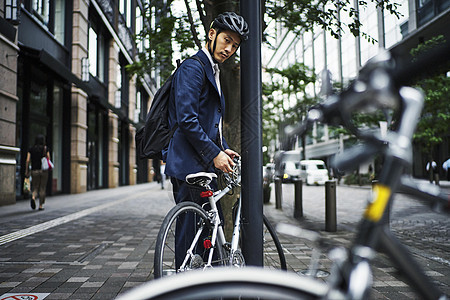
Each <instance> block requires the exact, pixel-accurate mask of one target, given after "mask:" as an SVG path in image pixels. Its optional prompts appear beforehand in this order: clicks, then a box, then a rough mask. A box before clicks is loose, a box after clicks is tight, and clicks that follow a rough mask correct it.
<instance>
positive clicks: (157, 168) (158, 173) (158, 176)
mask: <svg viewBox="0 0 450 300" xmlns="http://www.w3.org/2000/svg"><path fill="white" fill-rule="evenodd" d="M152 163H153V171H154V173H155V175H154V177H153V178H154V179H153V180H156V181H157V182H158V183H159V184H161V189H162V190H163V189H164V173H163V172H162V170H161V160H160V159H158V158H154V159H152Z"/></svg>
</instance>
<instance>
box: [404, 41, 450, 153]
mask: <svg viewBox="0 0 450 300" xmlns="http://www.w3.org/2000/svg"><path fill="white" fill-rule="evenodd" d="M445 42H446V41H445V39H444V37H443V36H437V37H434V38H432V39H430V40H428V41H426V42H424V43H423V44H420V45H419V46H417V47H416V48H414V49H412V50H411V52H410V53H411V55H412V56H413V59H415V58H416V57H417V56H418V55H421V54H424V53H425V54H426V53H427V51H428V50H430V49H432V48H434V47H438V46H440V45H442V44H444V43H445ZM449 70H450V63H449V62H447V63H443V64H442V65H441V67H440V68H439V69H438V70H437V71H435V72H434V73H431V74H423V75H422V76H421V78H418V79H417V82H416V86H417V87H418V88H420V89H421V90H422V91H423V92H424V94H425V104H424V108H423V110H422V116H421V118H420V121H419V123H418V124H417V129H416V133H415V134H414V141H415V142H416V143H418V144H419V145H421V146H422V149H423V150H424V152H425V153H428V154H429V155H431V153H432V151H433V148H434V147H435V146H436V145H438V144H441V143H442V142H443V137H445V136H446V135H448V134H449V133H450V99H449V97H448V95H449V94H450V77H448V76H447V74H448V73H447V72H449Z"/></svg>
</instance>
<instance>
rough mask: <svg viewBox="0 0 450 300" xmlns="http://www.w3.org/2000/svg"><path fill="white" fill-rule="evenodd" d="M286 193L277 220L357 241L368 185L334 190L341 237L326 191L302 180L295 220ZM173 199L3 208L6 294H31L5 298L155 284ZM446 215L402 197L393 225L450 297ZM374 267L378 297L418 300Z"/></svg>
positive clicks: (1, 286)
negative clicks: (300, 214)
mask: <svg viewBox="0 0 450 300" xmlns="http://www.w3.org/2000/svg"><path fill="white" fill-rule="evenodd" d="M290 189H291V192H292V189H293V185H284V194H285V197H284V200H283V209H282V210H277V209H275V207H274V201H273V199H274V197H272V201H271V203H270V204H268V205H265V206H264V211H265V214H266V215H267V216H268V217H269V218H270V219H271V220H272V221H273V222H274V223H279V222H282V223H291V224H294V225H301V226H304V227H308V228H312V229H316V230H319V231H320V232H321V233H322V234H323V235H324V236H326V237H329V238H330V239H332V240H333V241H334V242H336V243H337V244H341V245H347V244H348V243H349V242H350V241H351V239H352V237H353V230H354V228H355V226H356V224H357V222H358V220H359V216H360V213H361V209H362V207H363V205H364V202H365V199H366V197H367V193H368V192H369V189H367V188H360V187H346V186H338V188H337V192H338V194H337V203H338V231H337V232H335V233H329V232H325V231H324V230H323V229H324V217H323V215H322V214H323V211H324V209H323V207H322V205H323V202H324V201H323V199H322V198H321V197H322V196H321V195H322V194H321V193H323V187H306V186H304V191H303V195H304V213H305V218H304V219H303V220H301V221H297V220H295V219H294V218H292V215H293V209H292V207H293V200H292V198H293V197H291V196H289V190H290ZM401 197H403V196H401ZM397 203H399V205H400V207H398V208H397ZM172 205H173V201H172V200H171V196H170V192H169V191H168V190H167V189H166V190H161V189H160V186H159V185H157V184H156V183H149V184H142V185H137V186H126V187H120V188H116V189H107V190H98V191H91V192H87V193H83V194H77V195H60V196H53V197H49V198H48V199H47V203H46V205H45V210H44V211H33V210H31V208H30V205H29V202H28V201H19V202H18V203H17V204H15V205H10V206H3V207H0V300H3V299H8V300H11V299H25V298H17V297H16V298H7V297H9V296H8V295H34V296H36V297H38V298H29V299H71V300H77V299H80V300H81V299H114V298H115V297H116V296H117V295H118V294H120V293H122V292H124V291H126V290H128V289H130V288H132V287H134V286H137V285H139V284H141V283H143V282H146V281H148V280H152V278H153V275H152V267H153V249H154V243H155V238H156V235H157V232H158V230H159V226H160V224H161V221H162V219H163V217H164V215H165V214H166V213H167V211H168V210H169V209H170V208H171V207H172ZM406 209H407V210H406ZM447 220H448V217H447V216H443V217H442V216H440V215H436V214H434V213H433V214H432V213H431V212H429V209H428V208H425V207H423V206H420V205H419V204H411V202H409V201H397V202H396V206H394V209H393V218H392V223H391V224H392V229H393V231H394V232H395V233H396V234H397V235H399V237H400V238H401V239H402V240H403V241H404V242H405V243H406V244H407V245H408V247H409V248H410V249H411V250H412V252H413V253H414V256H415V257H416V258H417V259H418V260H419V262H420V263H421V264H422V265H423V266H424V268H425V271H426V272H427V274H429V275H430V276H432V278H433V279H434V280H436V282H438V284H439V285H440V286H441V287H442V289H443V290H444V291H445V292H446V293H447V294H450V288H449V286H450V283H449V279H448V278H450V277H449V276H450V263H449V261H450V254H449V253H450V252H449V251H448V250H449V238H448V237H449V235H448V230H449V228H450V226H449V225H450V224H449V222H448V221H447ZM280 238H281V241H282V244H283V246H284V249H285V251H286V253H287V259H288V264H289V268H290V270H291V271H293V272H300V271H302V270H305V269H306V268H307V266H308V264H309V257H310V256H311V253H312V245H311V243H310V242H309V241H307V240H305V239H303V238H301V237H292V236H285V235H281V236H280ZM329 266H330V262H329V260H328V259H327V257H326V255H322V258H321V261H320V268H321V269H323V270H325V271H326V270H329ZM373 271H374V279H375V284H374V289H373V291H374V298H375V299H411V298H414V295H413V294H411V291H410V289H409V288H408V287H407V286H406V284H405V283H403V281H401V278H400V276H399V275H398V274H397V273H396V272H395V271H394V269H393V267H392V264H391V263H390V262H389V261H387V259H386V258H385V257H384V256H382V255H381V256H378V257H377V259H376V260H375V262H374V270H373ZM27 299H28V298H27Z"/></svg>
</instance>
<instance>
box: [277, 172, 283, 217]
mask: <svg viewBox="0 0 450 300" xmlns="http://www.w3.org/2000/svg"><path fill="white" fill-rule="evenodd" d="M281 183H282V182H281V178H280V177H278V176H276V177H275V208H276V209H281V198H282V194H283V193H282V189H281Z"/></svg>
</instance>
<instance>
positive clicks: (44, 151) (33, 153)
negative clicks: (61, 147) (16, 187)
mask: <svg viewBox="0 0 450 300" xmlns="http://www.w3.org/2000/svg"><path fill="white" fill-rule="evenodd" d="M43 157H46V158H47V159H48V160H50V151H49V149H48V147H47V145H46V143H45V137H44V136H43V135H42V134H38V135H37V136H36V139H35V141H34V145H33V147H31V148H30V149H29V150H28V154H27V161H26V167H25V170H26V171H25V177H26V178H29V177H30V166H31V179H32V180H31V200H30V205H31V208H32V209H36V199H37V198H38V197H39V210H43V209H44V203H45V196H46V188H47V181H48V173H49V169H48V168H47V169H45V170H43V168H42V158H43Z"/></svg>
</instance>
